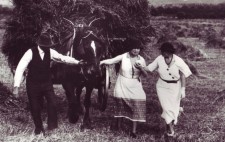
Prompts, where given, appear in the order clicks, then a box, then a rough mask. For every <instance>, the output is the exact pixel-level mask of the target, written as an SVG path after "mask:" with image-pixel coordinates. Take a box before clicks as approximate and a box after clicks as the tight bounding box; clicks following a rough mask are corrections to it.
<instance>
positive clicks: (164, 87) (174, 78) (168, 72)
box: [147, 54, 192, 124]
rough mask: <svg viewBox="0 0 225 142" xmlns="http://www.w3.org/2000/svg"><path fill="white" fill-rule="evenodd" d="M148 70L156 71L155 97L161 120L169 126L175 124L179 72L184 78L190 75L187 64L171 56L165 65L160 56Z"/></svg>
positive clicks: (179, 98)
mask: <svg viewBox="0 0 225 142" xmlns="http://www.w3.org/2000/svg"><path fill="white" fill-rule="evenodd" d="M147 67H148V69H149V70H150V71H154V70H157V71H158V73H159V79H158V81H157V84H156V90H157V95H158V98H159V101H160V104H161V106H162V109H163V112H162V115H161V116H162V118H164V119H165V121H166V123H167V124H169V123H171V122H172V121H174V124H176V123H177V118H178V114H179V108H180V100H181V82H180V73H179V72H180V71H181V72H182V73H183V74H184V76H185V77H188V76H190V75H191V74H192V73H191V71H190V69H189V67H188V66H187V64H186V63H185V62H184V61H183V60H182V59H181V58H180V57H178V56H176V55H174V54H173V59H172V61H171V63H170V64H169V65H167V64H166V62H165V59H164V57H163V56H162V55H160V56H158V57H157V58H156V59H155V60H154V61H153V62H152V63H151V64H149V65H148V66H147Z"/></svg>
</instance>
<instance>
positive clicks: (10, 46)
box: [2, 0, 154, 70]
mask: <svg viewBox="0 0 225 142" xmlns="http://www.w3.org/2000/svg"><path fill="white" fill-rule="evenodd" d="M13 4H14V6H15V7H14V10H13V15H12V16H11V19H10V20H9V21H8V22H7V28H6V32H5V35H4V41H3V45H2V50H3V53H4V54H5V55H6V57H7V59H8V63H9V66H10V67H11V69H12V70H14V69H15V67H16V65H17V64H18V62H19V60H20V58H21V57H22V55H23V54H24V53H25V51H26V50H28V49H29V48H33V47H35V46H37V45H36V41H37V38H38V36H39V35H40V33H41V32H42V31H43V30H49V31H52V32H54V34H55V35H56V37H58V39H60V38H63V37H64V36H65V35H66V34H68V33H70V34H72V33H73V28H74V27H77V26H78V25H79V24H82V25H84V26H85V27H88V25H89V24H91V30H92V31H94V32H95V34H96V35H97V36H98V37H100V38H101V39H102V40H103V41H104V43H106V47H109V54H110V56H115V55H117V54H119V53H120V52H121V51H124V49H126V47H124V46H126V45H125V44H123V40H124V39H126V38H135V39H138V40H140V41H141V42H142V44H143V46H144V45H145V43H146V42H147V37H149V36H151V35H153V34H154V29H153V28H152V27H151V26H150V17H149V7H148V0H41V1H40V0H13ZM66 19H67V20H66ZM68 20H70V21H71V22H72V23H73V24H74V25H72V24H71V23H70V22H68ZM59 41H60V40H59ZM56 50H57V49H56Z"/></svg>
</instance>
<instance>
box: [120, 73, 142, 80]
mask: <svg viewBox="0 0 225 142" xmlns="http://www.w3.org/2000/svg"><path fill="white" fill-rule="evenodd" d="M119 75H120V76H122V77H124V78H128V79H139V77H133V78H132V77H127V76H124V75H122V74H121V73H119Z"/></svg>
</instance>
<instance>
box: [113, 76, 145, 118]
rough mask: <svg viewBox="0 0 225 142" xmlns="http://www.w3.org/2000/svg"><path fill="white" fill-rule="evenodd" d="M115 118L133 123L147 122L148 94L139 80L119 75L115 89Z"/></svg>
mask: <svg viewBox="0 0 225 142" xmlns="http://www.w3.org/2000/svg"><path fill="white" fill-rule="evenodd" d="M114 98H115V102H116V106H115V110H114V114H115V115H114V117H124V118H127V119H129V120H131V121H140V122H145V121H146V94H145V92H144V90H143V87H142V84H141V82H140V80H139V79H132V78H126V77H123V76H122V75H119V76H118V78H117V81H116V85H115V89H114Z"/></svg>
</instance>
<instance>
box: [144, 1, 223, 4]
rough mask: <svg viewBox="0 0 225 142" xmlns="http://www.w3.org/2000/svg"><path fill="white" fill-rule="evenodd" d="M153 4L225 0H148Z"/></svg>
mask: <svg viewBox="0 0 225 142" xmlns="http://www.w3.org/2000/svg"><path fill="white" fill-rule="evenodd" d="M148 1H149V2H150V4H152V5H163V4H180V3H184V4H188V3H206V4H218V3H223V2H225V0H148Z"/></svg>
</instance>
